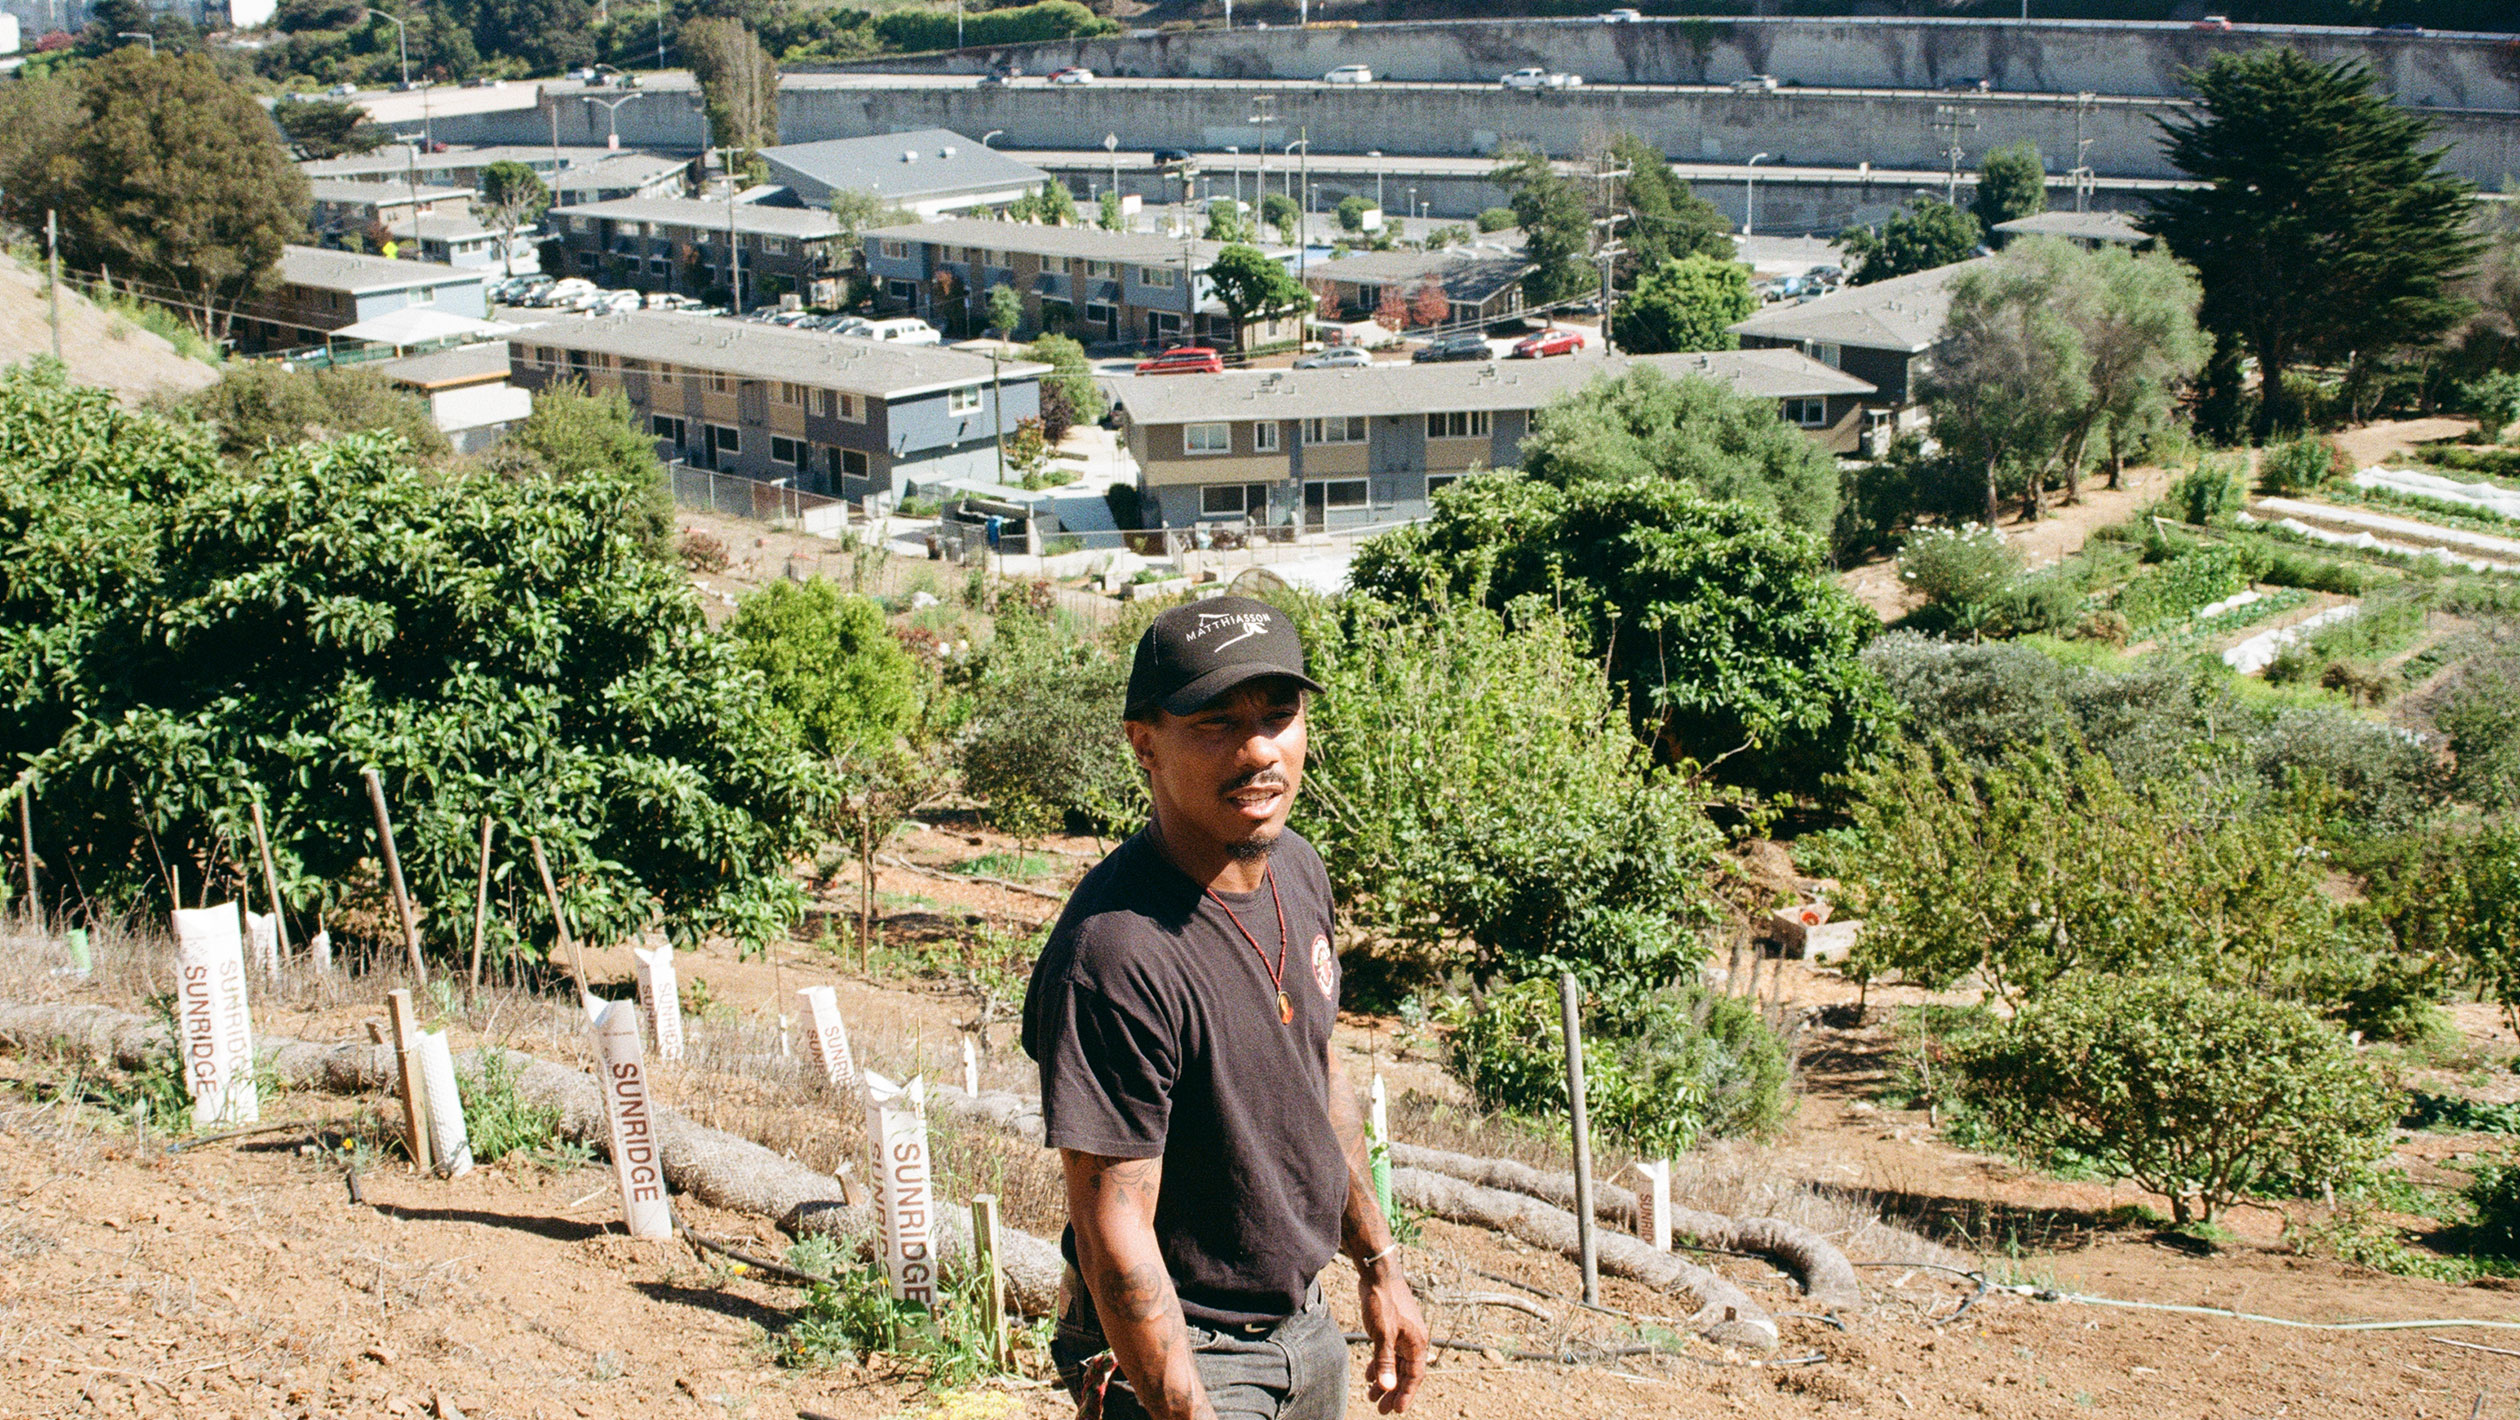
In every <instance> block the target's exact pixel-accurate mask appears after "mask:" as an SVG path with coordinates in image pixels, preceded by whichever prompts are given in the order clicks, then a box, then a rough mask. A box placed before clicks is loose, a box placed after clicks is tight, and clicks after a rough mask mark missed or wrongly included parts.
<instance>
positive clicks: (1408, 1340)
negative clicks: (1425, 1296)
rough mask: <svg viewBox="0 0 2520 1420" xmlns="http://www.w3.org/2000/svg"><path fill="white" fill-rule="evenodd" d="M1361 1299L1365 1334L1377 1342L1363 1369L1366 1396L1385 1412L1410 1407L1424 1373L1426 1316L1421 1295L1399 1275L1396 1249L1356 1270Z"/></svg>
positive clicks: (1370, 1339) (1392, 1412) (1395, 1411)
mask: <svg viewBox="0 0 2520 1420" xmlns="http://www.w3.org/2000/svg"><path fill="white" fill-rule="evenodd" d="M1356 1290H1357V1301H1358V1302H1359V1304H1360V1305H1362V1307H1363V1308H1364V1312H1365V1339H1366V1340H1368V1341H1371V1342H1372V1343H1373V1344H1374V1360H1373V1364H1372V1366H1371V1367H1370V1368H1368V1369H1367V1371H1366V1372H1365V1395H1366V1397H1367V1398H1368V1399H1370V1400H1372V1401H1373V1402H1374V1405H1375V1408H1376V1409H1378V1410H1380V1411H1381V1412H1382V1413H1383V1414H1385V1415H1396V1414H1398V1413H1400V1412H1401V1411H1403V1410H1406V1409H1408V1408H1409V1397H1411V1396H1413V1395H1415V1394H1417V1387H1418V1379H1419V1378H1420V1377H1421V1376H1424V1375H1425V1374H1426V1318H1425V1317H1423V1316H1421V1315H1419V1314H1418V1304H1417V1294H1416V1293H1414V1292H1411V1291H1410V1290H1409V1281H1408V1279H1407V1278H1406V1277H1403V1276H1401V1275H1400V1258H1399V1255H1398V1254H1396V1253H1395V1254H1393V1255H1392V1256H1390V1257H1386V1258H1384V1259H1383V1260H1382V1261H1380V1262H1374V1263H1367V1264H1364V1265H1363V1266H1362V1267H1361V1269H1360V1270H1359V1272H1358V1275H1357V1287H1356Z"/></svg>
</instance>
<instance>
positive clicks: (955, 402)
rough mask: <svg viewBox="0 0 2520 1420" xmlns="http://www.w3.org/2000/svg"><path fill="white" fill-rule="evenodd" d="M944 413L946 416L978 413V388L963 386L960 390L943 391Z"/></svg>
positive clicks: (975, 386) (976, 386)
mask: <svg viewBox="0 0 2520 1420" xmlns="http://www.w3.org/2000/svg"><path fill="white" fill-rule="evenodd" d="M945 412H946V413H948V414H977V413H979V412H980V387H979V386H978V385H965V386H963V387H962V388H961V389H954V390H947V391H945Z"/></svg>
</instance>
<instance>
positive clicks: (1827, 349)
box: [1809, 340, 1838, 370]
mask: <svg viewBox="0 0 2520 1420" xmlns="http://www.w3.org/2000/svg"><path fill="white" fill-rule="evenodd" d="M1809 348H1810V350H1811V358H1812V359H1814V360H1817V361H1819V362H1820V363H1821V364H1823V365H1826V366H1828V367H1829V368H1830V369H1832V370H1834V369H1836V368H1838V348H1837V347H1836V346H1834V345H1831V344H1829V343H1827V342H1826V341H1820V340H1815V341H1813V342H1811V345H1810V347H1809Z"/></svg>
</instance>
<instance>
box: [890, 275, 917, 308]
mask: <svg viewBox="0 0 2520 1420" xmlns="http://www.w3.org/2000/svg"><path fill="white" fill-rule="evenodd" d="M884 296H885V298H886V299H887V300H890V301H891V302H892V303H893V304H894V305H897V306H916V305H917V304H919V283H918V282H916V281H887V282H885V283H884Z"/></svg>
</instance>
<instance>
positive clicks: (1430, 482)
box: [1426, 473, 1461, 498]
mask: <svg viewBox="0 0 2520 1420" xmlns="http://www.w3.org/2000/svg"><path fill="white" fill-rule="evenodd" d="M1460 481H1461V475H1460V474H1457V473H1430V474H1428V475H1427V476H1426V496H1427V497H1429V498H1432V497H1434V496H1435V495H1436V494H1437V493H1438V492H1441V491H1442V490H1444V489H1447V488H1450V487H1452V486H1453V485H1454V484H1456V483H1459V482H1460Z"/></svg>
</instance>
